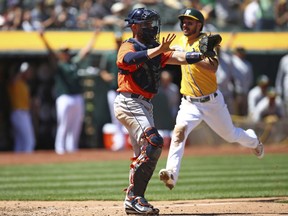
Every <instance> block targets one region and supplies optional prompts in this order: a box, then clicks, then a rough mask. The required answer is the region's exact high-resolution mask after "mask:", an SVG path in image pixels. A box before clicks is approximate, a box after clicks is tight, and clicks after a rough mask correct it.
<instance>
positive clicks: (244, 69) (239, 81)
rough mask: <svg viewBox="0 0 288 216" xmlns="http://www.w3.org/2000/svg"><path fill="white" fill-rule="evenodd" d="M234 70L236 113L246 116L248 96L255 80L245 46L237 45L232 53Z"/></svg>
mask: <svg viewBox="0 0 288 216" xmlns="http://www.w3.org/2000/svg"><path fill="white" fill-rule="evenodd" d="M232 67H233V68H232V72H233V77H234V85H235V91H234V92H235V93H236V98H235V103H236V106H235V107H236V108H237V110H236V114H237V115H240V116H246V115H247V114H248V104H247V97H248V92H249V90H250V88H251V87H252V82H253V78H254V76H253V67H252V64H251V62H249V61H248V60H247V59H246V50H245V48H244V47H236V49H235V51H234V53H233V55H232Z"/></svg>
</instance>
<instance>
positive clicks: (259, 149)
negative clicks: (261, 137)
mask: <svg viewBox="0 0 288 216" xmlns="http://www.w3.org/2000/svg"><path fill="white" fill-rule="evenodd" d="M253 153H254V154H255V155H256V156H257V157H258V158H259V159H261V158H263V157H264V145H263V144H262V143H261V142H260V141H259V143H258V145H257V147H256V148H255V149H253Z"/></svg>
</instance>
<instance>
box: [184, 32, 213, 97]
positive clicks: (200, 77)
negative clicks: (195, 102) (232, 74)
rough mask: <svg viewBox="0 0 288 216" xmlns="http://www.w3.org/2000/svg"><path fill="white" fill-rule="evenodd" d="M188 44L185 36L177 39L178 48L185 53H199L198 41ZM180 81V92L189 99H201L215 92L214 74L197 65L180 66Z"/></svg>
mask: <svg viewBox="0 0 288 216" xmlns="http://www.w3.org/2000/svg"><path fill="white" fill-rule="evenodd" d="M203 35H204V34H202V35H201V36H200V37H199V38H198V39H196V41H194V42H190V41H188V38H187V37H186V36H184V35H183V36H182V37H181V38H180V39H179V42H178V46H181V48H182V49H183V50H185V52H200V50H199V40H200V38H201V37H202V36H203ZM181 71H182V80H181V89H180V92H181V94H183V95H187V96H191V97H201V96H204V95H209V94H212V93H213V92H215V91H216V90H217V81H216V73H215V72H214V71H211V70H207V69H205V68H202V67H200V66H199V65H197V64H189V65H181Z"/></svg>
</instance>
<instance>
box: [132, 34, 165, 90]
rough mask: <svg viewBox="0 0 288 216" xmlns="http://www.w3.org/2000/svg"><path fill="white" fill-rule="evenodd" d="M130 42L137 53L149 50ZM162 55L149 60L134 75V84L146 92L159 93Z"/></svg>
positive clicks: (134, 41) (136, 42)
mask: <svg viewBox="0 0 288 216" xmlns="http://www.w3.org/2000/svg"><path fill="white" fill-rule="evenodd" d="M128 42H130V43H133V45H134V49H135V51H143V50H147V49H148V47H147V46H145V45H144V44H141V43H139V42H138V41H136V40H134V39H133V38H130V39H129V40H128ZM160 69H161V55H158V56H156V57H155V58H152V59H149V60H148V61H146V62H145V63H144V64H143V65H139V68H138V69H137V70H136V71H135V72H133V73H132V78H133V80H134V82H135V83H136V84H137V85H138V86H139V87H140V88H142V89H143V90H144V91H147V92H150V93H154V94H155V93H157V92H158V88H159V85H160Z"/></svg>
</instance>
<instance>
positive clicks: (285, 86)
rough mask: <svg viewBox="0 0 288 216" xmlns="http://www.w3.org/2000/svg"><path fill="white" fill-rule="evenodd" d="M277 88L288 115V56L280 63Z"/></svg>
mask: <svg viewBox="0 0 288 216" xmlns="http://www.w3.org/2000/svg"><path fill="white" fill-rule="evenodd" d="M275 86H276V90H277V93H278V94H279V96H280V97H281V98H282V100H283V102H284V106H285V110H286V114H287V115H288V54H286V55H284V56H283V57H282V58H281V60H280V62H279V66H278V71H277V75H276V82H275Z"/></svg>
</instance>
